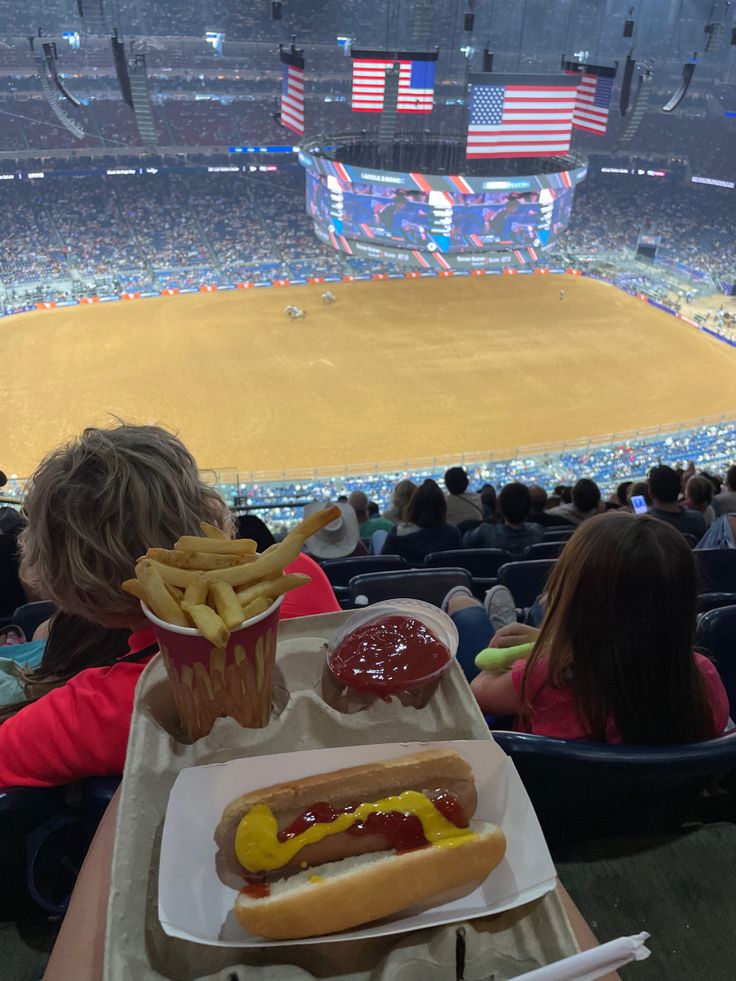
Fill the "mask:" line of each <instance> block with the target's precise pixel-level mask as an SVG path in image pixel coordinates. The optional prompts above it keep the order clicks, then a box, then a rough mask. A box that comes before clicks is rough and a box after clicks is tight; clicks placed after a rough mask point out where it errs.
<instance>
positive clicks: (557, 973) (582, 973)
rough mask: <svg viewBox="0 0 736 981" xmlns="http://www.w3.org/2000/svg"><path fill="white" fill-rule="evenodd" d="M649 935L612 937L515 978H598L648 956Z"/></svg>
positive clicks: (551, 980)
mask: <svg viewBox="0 0 736 981" xmlns="http://www.w3.org/2000/svg"><path fill="white" fill-rule="evenodd" d="M648 939H649V934H648V933H639V934H637V935H636V936H635V937H619V938H618V940H609V941H608V943H605V944H601V945H600V947H594V948H593V949H592V950H584V951H583V952H582V953H580V954H574V955H573V956H572V957H566V958H565V959H564V960H562V961H556V963H554V964H548V965H547V966H546V967H540V968H537V969H536V970H535V971H528V972H527V973H526V974H519V975H517V977H516V978H515V979H514V981H595V979H596V978H601V977H603V976H604V975H605V974H609V973H610V972H611V971H616V970H618V968H619V967H623V966H624V965H625V964H630V963H631V961H643V960H646V959H647V957H649V954H650V953H651V951H650V950H649V948H648V947H646V946H645V944H644V942H645V941H646V940H648Z"/></svg>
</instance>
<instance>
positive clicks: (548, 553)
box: [524, 540, 565, 559]
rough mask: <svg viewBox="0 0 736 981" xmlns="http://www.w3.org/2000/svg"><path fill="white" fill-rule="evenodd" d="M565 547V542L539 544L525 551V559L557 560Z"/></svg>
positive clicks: (530, 546)
mask: <svg viewBox="0 0 736 981" xmlns="http://www.w3.org/2000/svg"><path fill="white" fill-rule="evenodd" d="M564 547H565V541H564V540H560V541H558V542H555V541H550V542H538V543H537V544H536V545H528V546H527V547H526V548H525V549H524V558H525V559H556V558H557V557H558V556H559V554H560V552H561V551H562V549H563V548H564Z"/></svg>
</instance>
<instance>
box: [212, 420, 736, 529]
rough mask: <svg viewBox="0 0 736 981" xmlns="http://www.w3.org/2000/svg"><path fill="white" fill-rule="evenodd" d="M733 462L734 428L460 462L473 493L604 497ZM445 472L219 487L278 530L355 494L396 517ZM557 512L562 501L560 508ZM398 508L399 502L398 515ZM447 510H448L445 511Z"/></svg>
mask: <svg viewBox="0 0 736 981" xmlns="http://www.w3.org/2000/svg"><path fill="white" fill-rule="evenodd" d="M734 458H736V424H734V423H719V424H713V425H708V426H698V427H694V428H692V429H689V430H686V431H683V432H678V433H664V434H662V435H661V436H657V437H648V438H636V437H629V438H623V437H622V438H621V439H620V440H617V441H616V442H613V443H611V444H608V445H604V446H589V447H586V448H582V449H576V450H572V449H567V450H565V449H560V450H557V451H550V452H546V453H530V454H529V455H528V456H522V455H521V451H520V455H518V456H517V457H515V458H513V459H508V460H488V461H476V462H472V463H471V462H469V461H465V462H464V469H465V471H466V473H467V477H468V480H469V484H470V487H471V488H473V489H475V490H477V491H480V489H481V488H483V487H485V486H487V485H491V486H494V487H503V486H504V485H506V484H511V483H516V482H519V483H523V484H527V485H538V486H541V487H555V486H558V485H565V484H572V483H574V482H575V481H576V479H577V477H578V475H579V474H581V473H585V474H587V475H589V477H590V479H591V480H593V481H594V482H595V483H596V485H598V486H599V487H600V488H601V489H602V490H603V492H604V493H605V494H610V493H613V492H614V491H615V488H616V487H617V486H618V485H619V484H620V483H621V482H622V481H625V480H635V479H642V478H643V475H644V474H645V473H646V472H647V471H648V470H649V469H651V468H652V467H654V466H656V465H657V464H658V463H660V462H661V461H669V462H670V463H673V464H677V463H680V462H681V461H684V460H691V459H694V460H698V461H699V462H700V464H701V466H702V467H704V468H706V469H708V470H713V471H715V472H718V471H719V470H723V469H724V468H725V467H726V466H728V464H729V462H730V461H731V460H732V459H734ZM444 471H445V467H444V466H443V465H442V464H441V462H437V463H436V464H435V465H432V466H424V467H420V466H416V467H412V466H411V465H410V464H409V463H407V464H405V465H404V467H401V468H391V467H390V466H385V467H381V468H377V472H375V473H371V474H355V473H348V472H346V473H344V474H342V475H337V476H334V477H321V478H317V477H315V478H313V479H312V478H308V477H304V478H303V479H301V480H278V479H272V480H268V481H264V480H258V479H248V478H246V477H243V478H241V479H240V480H238V479H231V480H227V479H221V480H220V481H219V482H218V487H219V489H220V491H221V493H222V494H223V496H224V497H225V499H226V500H227V501H229V502H230V503H235V502H236V499H237V502H238V503H240V504H242V505H243V506H247V507H250V508H256V509H258V508H262V509H263V510H262V511H260V512H259V513H261V514H262V515H264V516H267V518H268V520H269V521H273V522H274V523H275V524H276V525H277V526H278V527H288V526H290V525H292V524H293V523H294V522H295V521H296V520H297V519H298V516H299V513H300V511H299V507H298V506H296V502H303V501H308V500H326V501H327V500H336V499H337V498H338V497H340V496H343V495H347V494H349V493H350V492H351V491H353V490H355V489H360V490H362V491H364V492H365V493H366V494H367V495H368V496H369V497H370V498H371V500H373V501H376V502H377V504H378V505H379V507H380V509H381V511H382V512H391V513H392V514H393V515H394V516H395V515H396V513H397V503H396V502H395V500H394V498H395V494H396V488H397V486H398V487H400V488H401V487H408V488H409V489H411V488H413V486H414V484H416V483H421V482H422V481H424V480H426V479H431V480H435V481H440V480H442V479H443V474H444ZM559 503H561V504H563V503H565V502H564V501H561V502H559ZM404 504H405V500H401V501H399V502H398V508H400V507H403V505H404ZM451 506H452V505H451Z"/></svg>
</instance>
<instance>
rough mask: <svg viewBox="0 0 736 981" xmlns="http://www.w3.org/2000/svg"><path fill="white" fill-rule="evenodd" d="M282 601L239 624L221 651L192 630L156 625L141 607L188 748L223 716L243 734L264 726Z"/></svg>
mask: <svg viewBox="0 0 736 981" xmlns="http://www.w3.org/2000/svg"><path fill="white" fill-rule="evenodd" d="M282 599H283V596H279V597H278V599H276V600H275V601H274V602H273V603H272V604H271V606H269V608H268V609H267V610H264V612H263V613H261V614H259V615H258V616H257V617H253V618H252V619H250V620H245V621H243V623H241V624H240V626H239V627H236V628H235V629H234V630H233V631H232V632H231V634H230V639H229V640H228V642H227V647H224V648H221V647H213V645H212V643H211V642H210V641H209V640H207V638H206V637H203V636H202V634H201V633H200V632H199V631H198V630H196V629H195V628H194V627H177V626H174V624H171V623H166V621H164V620H160V619H159V618H158V617H157V616H156V615H155V613H152V612H151V610H149V609H148V607H147V606H146V604H145V603H141V607H142V608H143V612H144V613H145V615H146V616H147V617H148V619H149V620H150V621H151V623H152V624H153V626H154V629H155V631H156V638H157V640H158V644H159V648H160V650H161V656H162V657H163V660H164V664H165V665H166V671H167V673H168V675H169V681H170V682H171V689H172V691H173V694H174V702H175V703H176V708H177V711H178V712H179V718H180V719H181V723H182V726H183V727H184V729H185V730H186V733H187V735H188V737H189V739H190V740H191V741H192V742H194V741H195V740H197V739H200V738H201V737H202V736H206V735H207V733H208V732H209V731H210V730H211V729H212V726H213V725H214V723H215V719H219V718H220V717H221V716H224V715H227V716H230V717H231V718H233V719H236V720H237V721H238V722H239V723H240V725H241V726H245V727H246V728H248V729H260V728H262V727H263V726H265V725H268V720H269V718H270V717H271V701H272V695H273V680H272V679H273V665H274V661H275V660H276V635H277V632H278V625H279V608H280V606H281V601H282Z"/></svg>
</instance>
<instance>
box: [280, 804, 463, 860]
mask: <svg viewBox="0 0 736 981" xmlns="http://www.w3.org/2000/svg"><path fill="white" fill-rule="evenodd" d="M427 797H428V798H429V799H430V800H431V801H432V803H433V804H434V806H435V808H436V809H437V810H438V811H439V812H440V814H442V815H443V816H444V817H445V818H447V820H448V821H451V822H452V823H453V824H454V825H456V826H457V827H458V828H467V827H468V819H467V817H466V816H465V813H464V812H463V809H462V807H461V806H460V804H459V803H458V801H457V798H456V797H455V796H454V795H453V794H450V793H448V792H447V791H446V790H437V791H435V792H434V793H429V794H427ZM357 806H358V805H357V804H348V805H346V806H345V807H332V806H331V805H330V804H325V803H319V804H314V805H313V806H312V807H310V808H308V809H307V810H305V811H302V813H301V814H300V815H299V816H298V817H296V818H294V820H293V821H292V822H291V824H290V825H289V826H288V827H286V828H282V830H281V831H279V833H278V840H279V841H282V842H283V841H288V840H289V839H290V838H295V837H296V836H297V835H300V834H302V832H303V831H306V829H307V828H310V827H312V825H314V824H330V823H331V822H332V821H334V820H335V819H336V818H338V817H339V816H340V815H341V814H350V813H352V812H353V811H354V810H355V809H356V807H357ZM347 833H348V834H351V835H373V834H380V835H383V837H384V838H385V839H386V847H387V848H394V849H395V850H396V851H398V852H406V851H411V850H412V849H414V848H424V846H425V845H428V844H429V842H428V841H427V838H426V835H425V834H424V827H423V826H422V822H421V821H420V820H419V818H418V817H417V816H416V815H415V814H407V813H405V812H403V811H388V812H382V811H379V812H374V813H372V814H369V815H368V816H367V817H366V818H364V820H362V821H356V823H355V824H353V825H351V826H350V827H349V828H348V829H347Z"/></svg>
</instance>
